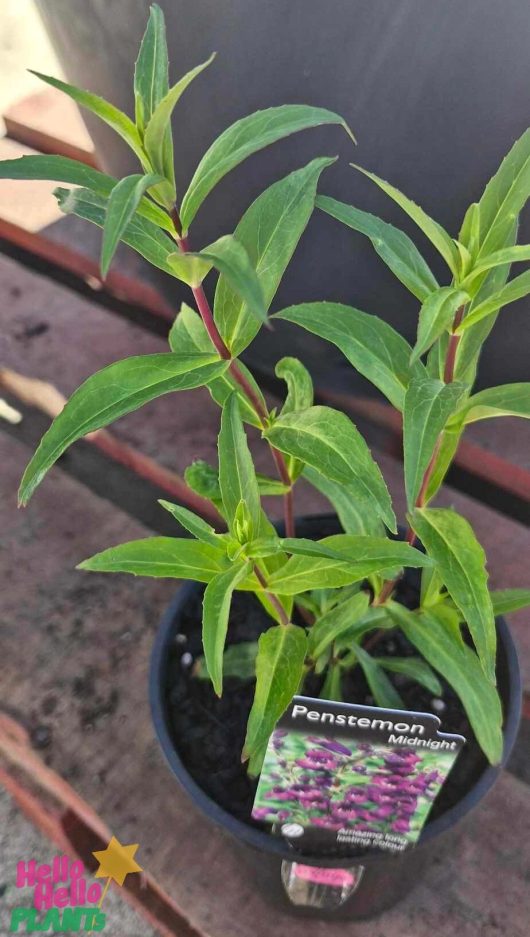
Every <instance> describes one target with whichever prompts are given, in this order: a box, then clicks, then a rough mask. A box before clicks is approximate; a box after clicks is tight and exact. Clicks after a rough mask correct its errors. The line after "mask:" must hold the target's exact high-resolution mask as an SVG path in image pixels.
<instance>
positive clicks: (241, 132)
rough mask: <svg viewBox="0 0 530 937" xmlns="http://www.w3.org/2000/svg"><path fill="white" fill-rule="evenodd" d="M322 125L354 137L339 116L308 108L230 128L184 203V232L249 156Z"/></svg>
mask: <svg viewBox="0 0 530 937" xmlns="http://www.w3.org/2000/svg"><path fill="white" fill-rule="evenodd" d="M322 124H340V125H341V126H342V127H344V129H345V130H346V131H347V132H348V133H349V134H350V136H351V132H350V130H349V128H348V126H347V124H346V122H345V121H344V120H343V118H342V117H339V115H338V114H334V113H332V111H327V110H325V109H324V108H322V107H309V106H307V105H306V104H286V105H283V106H280V107H269V108H268V109H267V110H264V111H256V113H254V114H249V115H248V117H243V118H242V119H241V120H238V121H236V123H235V124H232V126H231V127H228V129H227V130H225V131H224V133H222V134H221V136H220V137H218V138H217V140H215V142H214V143H212V145H211V146H210V148H209V149H208V150H207V152H206V153H205V154H204V156H203V158H202V159H201V161H200V163H199V165H198V166H197V169H196V170H195V173H194V176H193V178H192V180H191V182H190V185H189V188H188V191H187V192H186V194H185V196H184V198H183V200H182V206H181V211H180V217H181V221H182V228H183V231H184V232H185V231H187V229H188V228H189V226H190V224H191V222H192V221H193V219H194V218H195V215H196V214H197V211H198V210H199V208H200V206H201V205H202V203H203V201H204V199H205V198H206V196H207V195H208V194H209V192H211V190H212V189H213V188H214V186H216V185H217V183H218V182H219V180H220V179H222V178H223V176H225V175H226V174H227V173H228V172H230V170H231V169H234V167H235V166H237V165H238V164H239V163H241V162H242V161H243V160H244V159H246V158H247V156H251V154H252V153H256V152H257V151H258V150H262V149H263V148H264V147H266V146H269V145H270V144H271V143H275V142H276V141H277V140H281V139H282V138H283V137H287V136H289V135H290V134H292V133H297V132H298V131H299V130H306V129H308V128H310V127H319V126H321V125H322Z"/></svg>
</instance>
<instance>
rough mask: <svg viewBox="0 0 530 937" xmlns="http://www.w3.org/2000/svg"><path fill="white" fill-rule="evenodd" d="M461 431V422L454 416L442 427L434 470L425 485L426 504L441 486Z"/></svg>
mask: <svg viewBox="0 0 530 937" xmlns="http://www.w3.org/2000/svg"><path fill="white" fill-rule="evenodd" d="M463 431H464V424H463V422H462V421H458V422H457V421H456V418H454V422H451V421H450V422H449V423H448V424H447V426H446V428H445V429H444V431H443V433H442V437H441V442H440V445H439V446H438V447H437V455H436V463H435V466H434V471H433V473H432V475H431V478H430V481H429V484H428V486H427V492H426V495H425V503H426V504H428V503H429V501H431V500H432V498H434V496H435V494H436V493H437V492H438V490H439V489H440V487H441V486H442V483H443V480H444V478H445V476H446V475H447V472H448V471H449V469H450V467H451V465H452V462H453V459H454V457H455V455H456V452H457V449H458V446H459V445H460V439H461V437H462V433H463Z"/></svg>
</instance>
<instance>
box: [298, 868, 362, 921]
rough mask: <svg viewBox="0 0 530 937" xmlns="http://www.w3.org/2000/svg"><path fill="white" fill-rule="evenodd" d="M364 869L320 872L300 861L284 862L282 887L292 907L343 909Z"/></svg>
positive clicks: (359, 881)
mask: <svg viewBox="0 0 530 937" xmlns="http://www.w3.org/2000/svg"><path fill="white" fill-rule="evenodd" d="M363 872H364V866H362V865H357V866H352V867H351V868H349V869H321V868H319V867H318V866H315V865H303V864H302V863H300V862H288V861H287V860H285V859H284V861H283V862H282V871H281V876H282V884H283V887H284V890H285V893H286V895H287V897H288V898H289V901H290V902H291V904H295V905H301V906H303V907H306V908H326V909H327V910H328V911H332V910H333V909H334V908H338V907H340V905H342V904H344V902H345V901H347V900H348V898H350V897H351V896H352V895H353V894H355V892H356V891H357V889H358V887H359V885H360V883H361V879H362V877H363Z"/></svg>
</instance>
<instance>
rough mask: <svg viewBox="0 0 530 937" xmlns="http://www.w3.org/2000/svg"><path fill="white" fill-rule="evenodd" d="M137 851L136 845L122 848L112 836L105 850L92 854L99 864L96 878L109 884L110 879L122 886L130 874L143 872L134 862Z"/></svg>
mask: <svg viewBox="0 0 530 937" xmlns="http://www.w3.org/2000/svg"><path fill="white" fill-rule="evenodd" d="M137 849H138V843H135V844H134V845H132V846H122V844H121V843H120V842H119V841H118V840H117V839H116V837H115V836H113V837H112V839H111V841H110V843H109V845H108V846H107V848H106V849H103V850H101V851H100V852H93V853H92V855H93V856H94V857H95V858H96V859H97V861H98V862H99V868H98V870H97V872H96V878H107V879H109V882H110V880H111V879H112V880H113V881H114V882H116V884H117V885H123V883H124V881H125V879H126V877H127V875H129V873H130V872H143V869H142V867H141V865H138V863H137V862H135V860H134V856H135V854H136V850H137ZM107 884H109V883H107ZM105 891H106V889H105Z"/></svg>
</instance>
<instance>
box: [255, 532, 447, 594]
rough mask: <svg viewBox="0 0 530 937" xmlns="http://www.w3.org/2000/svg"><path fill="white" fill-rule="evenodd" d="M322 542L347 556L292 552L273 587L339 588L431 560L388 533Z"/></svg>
mask: <svg viewBox="0 0 530 937" xmlns="http://www.w3.org/2000/svg"><path fill="white" fill-rule="evenodd" d="M319 543H320V544H321V546H323V547H325V548H326V547H327V548H329V549H330V550H331V551H333V552H335V553H338V554H343V555H344V559H343V560H340V559H332V558H331V557H328V556H291V557H290V558H289V559H288V560H287V562H286V563H285V564H284V565H283V566H282V567H281V568H280V569H279V570H277V571H276V572H275V573H273V575H272V576H271V577H270V579H269V588H270V591H272V592H275V593H279V594H280V595H296V594H297V593H298V592H306V591H307V590H308V589H323V588H328V587H330V588H337V587H338V586H347V585H350V583H352V582H359V581H361V580H363V579H365V578H366V577H367V576H369V575H370V574H371V573H377V572H381V571H386V570H390V569H394V568H395V567H396V566H397V567H401V566H412V567H418V566H429V565H430V564H431V560H430V559H429V558H428V557H426V556H424V555H423V553H420V552H419V550H415V549H414V548H413V547H409V545H408V544H407V543H401V542H400V541H393V540H389V539H387V538H386V537H363V536H350V535H347V534H337V535H335V536H333V537H325V538H324V539H323V540H321V541H319Z"/></svg>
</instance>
